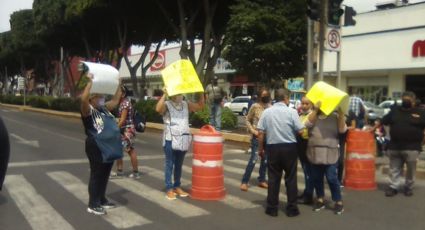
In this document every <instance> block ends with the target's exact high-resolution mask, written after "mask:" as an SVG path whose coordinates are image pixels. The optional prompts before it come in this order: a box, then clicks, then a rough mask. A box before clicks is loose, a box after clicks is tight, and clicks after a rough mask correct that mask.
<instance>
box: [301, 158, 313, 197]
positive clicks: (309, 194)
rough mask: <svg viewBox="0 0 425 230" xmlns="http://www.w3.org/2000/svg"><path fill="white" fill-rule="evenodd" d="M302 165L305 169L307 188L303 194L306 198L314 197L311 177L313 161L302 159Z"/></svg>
mask: <svg viewBox="0 0 425 230" xmlns="http://www.w3.org/2000/svg"><path fill="white" fill-rule="evenodd" d="M301 166H302V168H303V171H304V181H305V188H304V192H303V195H304V197H305V198H313V191H314V185H313V180H312V178H311V163H310V162H309V161H301Z"/></svg>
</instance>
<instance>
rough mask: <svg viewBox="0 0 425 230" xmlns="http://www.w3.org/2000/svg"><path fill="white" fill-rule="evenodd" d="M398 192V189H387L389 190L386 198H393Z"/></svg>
mask: <svg viewBox="0 0 425 230" xmlns="http://www.w3.org/2000/svg"><path fill="white" fill-rule="evenodd" d="M397 193H398V191H397V189H393V188H391V187H389V188H387V190H385V196H386V197H392V196H395V195H397Z"/></svg>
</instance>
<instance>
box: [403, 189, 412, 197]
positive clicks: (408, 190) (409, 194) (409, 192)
mask: <svg viewBox="0 0 425 230" xmlns="http://www.w3.org/2000/svg"><path fill="white" fill-rule="evenodd" d="M404 195H405V196H413V191H412V189H411V188H404Z"/></svg>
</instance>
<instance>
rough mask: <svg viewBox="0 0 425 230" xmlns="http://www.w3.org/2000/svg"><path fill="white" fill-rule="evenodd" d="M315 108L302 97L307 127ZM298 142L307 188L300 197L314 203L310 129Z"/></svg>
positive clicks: (302, 120)
mask: <svg viewBox="0 0 425 230" xmlns="http://www.w3.org/2000/svg"><path fill="white" fill-rule="evenodd" d="M312 110H313V103H312V102H311V101H310V100H309V99H308V98H307V97H306V96H303V97H302V98H301V107H300V112H299V116H300V120H301V122H302V123H303V124H304V125H305V126H306V127H307V126H308V125H309V124H310V123H309V122H308V116H309V115H310V113H311V112H312ZM297 143H298V157H299V159H300V163H301V167H302V168H303V171H304V183H305V188H304V191H303V193H302V194H301V195H300V196H299V197H298V198H299V199H300V201H299V203H301V204H312V203H313V190H314V187H313V183H312V179H311V164H310V162H309V161H308V159H307V144H308V129H304V130H303V133H302V134H301V135H299V136H298V137H297Z"/></svg>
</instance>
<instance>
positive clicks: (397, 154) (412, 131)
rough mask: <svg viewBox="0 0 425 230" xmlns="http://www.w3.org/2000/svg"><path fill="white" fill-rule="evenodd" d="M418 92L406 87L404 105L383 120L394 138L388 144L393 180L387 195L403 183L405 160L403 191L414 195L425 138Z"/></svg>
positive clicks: (407, 194) (397, 107) (403, 96)
mask: <svg viewBox="0 0 425 230" xmlns="http://www.w3.org/2000/svg"><path fill="white" fill-rule="evenodd" d="M415 102H416V95H415V94H414V93H413V92H410V91H406V92H404V93H403V95H402V103H401V107H399V106H395V107H393V108H392V109H391V111H390V112H389V113H388V114H387V115H385V117H384V118H383V120H382V123H383V124H384V125H389V126H390V136H391V140H390V143H389V145H388V157H389V158H390V184H389V186H388V188H387V190H386V191H385V195H386V196H387V197H392V196H395V195H396V194H397V193H398V189H399V186H400V182H401V180H400V177H401V174H402V171H403V166H404V164H406V180H405V184H404V190H403V192H404V195H406V196H412V195H413V191H412V188H413V184H414V182H415V174H416V163H417V160H418V156H419V153H420V151H421V150H422V141H423V139H424V128H425V112H424V111H423V110H421V109H419V108H417V107H416V106H415Z"/></svg>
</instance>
